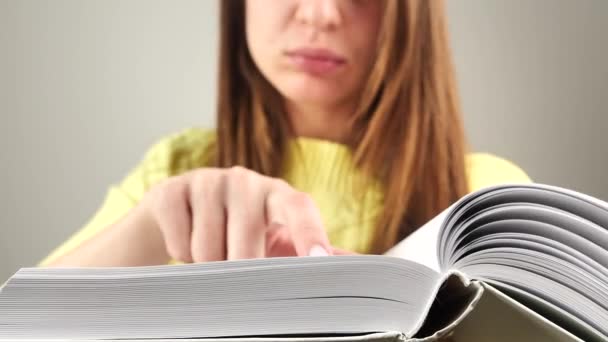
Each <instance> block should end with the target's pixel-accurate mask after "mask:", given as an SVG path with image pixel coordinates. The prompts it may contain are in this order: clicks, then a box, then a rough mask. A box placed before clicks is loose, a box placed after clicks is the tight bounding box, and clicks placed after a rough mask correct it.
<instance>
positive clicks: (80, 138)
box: [0, 0, 608, 281]
mask: <svg viewBox="0 0 608 342" xmlns="http://www.w3.org/2000/svg"><path fill="white" fill-rule="evenodd" d="M277 1H279V0H277ZM447 2H448V14H449V19H450V27H451V30H452V31H451V32H452V36H453V50H454V58H455V63H456V67H457V71H458V76H459V80H460V85H461V95H462V101H463V108H464V112H465V122H466V127H467V132H468V134H469V137H470V141H471V145H472V147H473V149H474V150H477V151H485V152H492V153H495V154H498V155H501V156H504V157H506V158H508V159H510V160H512V161H514V162H515V163H517V164H519V165H520V166H521V167H523V168H524V169H525V170H526V171H527V172H528V173H529V174H530V175H531V176H532V177H533V178H534V179H535V180H536V181H539V182H544V183H552V184H557V185H562V186H567V187H571V188H574V189H577V190H581V191H585V192H588V193H590V194H592V195H596V196H599V197H602V198H604V199H608V183H607V182H606V181H605V180H604V177H603V176H604V174H605V172H606V170H607V169H608V153H606V151H605V147H604V145H605V144H604V141H605V138H604V137H605V131H606V129H608V116H607V115H606V114H607V113H606V112H607V110H606V109H605V108H606V102H607V99H608V67H607V65H606V62H605V61H607V60H608V41H607V38H606V35H605V32H608V20H606V19H608V18H607V17H608V1H604V0H595V1H594V0H579V1H570V0H535V1H528V0H509V1H506V0H452V1H447ZM216 5H217V4H216V2H215V1H210V0H207V1H200V0H179V1H178V0H129V1H125V0H52V1H51V0H0V127H1V129H2V134H0V143H1V144H2V145H1V146H2V149H1V152H0V166H1V168H0V177H1V179H2V185H3V188H4V191H3V194H2V196H0V205H1V207H0V208H2V209H1V211H0V213H1V215H0V281H1V280H3V279H6V278H7V277H9V276H10V275H11V274H12V273H13V272H14V271H16V270H17V268H18V267H22V266H27V265H33V264H35V263H36V262H37V261H38V260H40V258H42V257H43V256H44V255H46V254H47V253H48V252H49V250H50V249H52V248H53V247H54V246H56V245H58V244H59V243H60V242H61V241H63V240H64V239H65V238H66V237H67V236H69V235H70V234H71V233H73V232H74V231H75V230H77V229H78V228H79V227H80V226H81V225H82V224H83V223H84V222H85V221H86V220H87V218H89V217H90V216H91V215H92V214H93V212H94V211H95V209H96V208H97V207H98V205H99V204H100V202H101V200H102V199H103V196H104V194H105V191H106V189H107V187H108V185H110V184H111V183H113V182H117V181H119V180H120V179H121V178H122V176H124V175H125V174H126V173H127V172H128V170H129V169H130V168H131V167H132V166H134V165H135V164H136V163H137V161H138V160H139V159H140V158H141V157H142V155H143V153H144V152H145V150H146V149H147V148H148V147H149V146H150V144H152V143H153V142H154V141H156V140H157V139H158V138H160V137H161V136H163V135H165V134H167V133H170V132H175V131H178V130H180V129H182V128H185V127H189V126H193V125H196V126H204V127H213V123H214V118H213V110H214V106H215V77H216V71H215V64H216V51H217V48H216V45H217V37H216V33H217V21H218V20H217V19H218V18H217V17H218V16H217V8H216Z"/></svg>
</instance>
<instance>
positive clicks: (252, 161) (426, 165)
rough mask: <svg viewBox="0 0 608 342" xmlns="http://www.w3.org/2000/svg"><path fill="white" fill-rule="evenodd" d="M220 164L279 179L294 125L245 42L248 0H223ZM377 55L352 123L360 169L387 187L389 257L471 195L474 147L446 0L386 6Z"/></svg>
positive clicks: (382, 220)
mask: <svg viewBox="0 0 608 342" xmlns="http://www.w3.org/2000/svg"><path fill="white" fill-rule="evenodd" d="M220 4H221V13H220V14H221V19H220V21H221V28H220V29H221V36H220V53H219V75H218V76H219V78H218V102H217V106H218V107H217V125H218V129H217V131H218V136H217V142H216V145H215V146H214V150H215V158H216V160H215V164H216V165H217V166H219V167H230V166H234V165H241V166H244V167H247V168H249V169H252V170H254V171H257V172H259V173H261V174H265V175H269V176H273V177H279V176H280V175H281V171H282V170H281V168H282V166H283V163H282V160H283V156H284V153H285V145H286V141H287V139H288V137H289V135H290V126H289V123H288V120H287V116H286V115H285V112H284V109H283V106H282V101H281V96H280V94H278V92H277V91H276V89H274V88H273V87H272V86H271V85H270V84H269V83H268V82H267V81H266V80H265V78H264V77H263V76H262V75H261V73H260V71H259V70H258V68H257V67H256V66H255V64H254V62H253V60H252V58H251V56H250V54H249V51H248V48H247V43H246V38H245V37H246V36H245V5H244V0H223V1H221V2H220ZM384 11H385V13H384V16H385V17H384V20H383V21H382V23H383V24H382V27H381V29H380V32H381V34H380V37H379V41H378V44H379V47H378V54H377V56H376V62H375V65H374V66H373V69H372V70H371V72H370V76H369V79H368V82H367V84H366V86H365V87H366V88H365V89H364V91H363V96H362V99H361V103H360V105H359V110H358V112H357V113H355V115H354V116H353V121H352V136H351V137H350V140H349V145H350V147H351V148H352V151H353V157H354V161H355V163H356V165H357V166H358V167H359V168H360V169H361V170H363V171H364V172H367V173H368V174H369V175H372V176H374V177H376V178H377V179H379V180H380V181H381V182H382V184H383V185H384V189H385V193H384V209H383V214H382V215H381V216H380V217H379V218H378V221H377V226H376V230H375V232H374V240H373V244H372V247H371V251H370V252H372V253H383V252H384V251H386V250H387V249H388V248H390V247H392V246H393V245H394V244H395V243H396V242H397V241H398V240H400V239H402V238H404V237H405V236H407V235H408V234H410V233H411V232H412V231H413V230H414V229H415V228H417V227H418V226H420V225H421V224H423V223H424V222H426V221H427V220H429V219H430V218H432V217H433V216H435V215H437V214H438V213H439V212H440V211H441V210H443V209H445V208H447V207H448V206H449V205H450V204H451V203H452V202H454V201H455V200H457V199H458V198H459V197H461V196H463V195H464V194H465V193H466V191H467V181H466V174H465V153H466V144H465V139H464V133H463V127H462V122H461V115H460V105H459V102H458V94H457V90H456V82H455V77H454V71H453V66H452V61H451V56H450V50H449V44H448V35H447V28H446V18H445V13H444V11H445V8H444V3H443V0H386V3H385V8H384Z"/></svg>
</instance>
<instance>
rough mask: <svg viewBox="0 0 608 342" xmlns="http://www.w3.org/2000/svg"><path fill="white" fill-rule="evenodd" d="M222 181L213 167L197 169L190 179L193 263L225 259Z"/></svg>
mask: <svg viewBox="0 0 608 342" xmlns="http://www.w3.org/2000/svg"><path fill="white" fill-rule="evenodd" d="M224 183H225V180H224V179H223V177H222V174H221V173H219V172H217V171H216V170H212V169H207V170H201V171H199V172H197V173H196V174H194V175H193V176H192V179H191V181H190V184H191V185H190V187H191V191H190V198H189V200H190V211H191V216H192V238H191V241H190V248H191V253H192V258H193V260H194V262H206V261H219V260H225V259H226V217H225V207H224V202H225V201H224V196H225V195H224V193H225V191H224V189H225V186H224Z"/></svg>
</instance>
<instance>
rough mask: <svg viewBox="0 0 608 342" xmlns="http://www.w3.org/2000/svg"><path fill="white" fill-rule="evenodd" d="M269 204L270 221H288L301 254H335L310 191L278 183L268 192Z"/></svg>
mask: <svg viewBox="0 0 608 342" xmlns="http://www.w3.org/2000/svg"><path fill="white" fill-rule="evenodd" d="M266 206H267V210H268V216H269V220H270V221H272V220H273V218H274V217H279V218H280V219H279V220H281V221H283V220H284V221H285V222H284V223H283V224H284V225H285V227H286V228H287V229H289V231H290V235H291V238H292V240H293V244H294V247H295V249H296V253H297V255H298V256H320V255H332V250H333V249H332V248H331V246H330V244H329V238H328V237H327V233H326V232H325V228H324V226H323V221H322V219H321V213H320V211H319V209H318V208H317V206H316V204H315V203H314V201H313V199H312V198H311V197H310V196H309V195H307V194H305V193H303V192H299V191H296V190H294V189H292V188H289V187H279V188H277V189H273V190H272V191H271V192H270V193H269V195H268V197H267V202H266Z"/></svg>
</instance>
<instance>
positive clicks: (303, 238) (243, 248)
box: [138, 167, 343, 262]
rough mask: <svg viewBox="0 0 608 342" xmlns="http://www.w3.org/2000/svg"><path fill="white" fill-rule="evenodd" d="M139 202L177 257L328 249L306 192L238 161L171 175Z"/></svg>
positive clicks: (315, 252) (191, 259)
mask: <svg viewBox="0 0 608 342" xmlns="http://www.w3.org/2000/svg"><path fill="white" fill-rule="evenodd" d="M138 209H139V210H140V213H142V214H143V215H146V216H147V219H146V220H144V221H146V222H154V224H153V226H155V229H159V230H160V232H161V233H162V237H163V240H164V244H165V247H166V251H167V253H168V255H169V256H170V257H172V258H173V259H176V260H180V261H183V262H205V261H217V260H233V259H245V258H260V257H272V256H295V255H298V256H304V255H328V254H333V253H332V252H333V249H332V248H331V246H330V244H329V241H328V238H327V235H326V233H325V230H324V228H323V224H322V221H321V216H320V212H319V210H318V209H317V207H316V205H315V204H314V202H313V200H312V199H311V198H310V197H309V196H308V195H306V194H304V193H302V192H299V191H297V190H295V189H293V188H292V187H291V186H289V185H288V184H287V183H286V182H284V181H282V180H280V179H275V178H270V177H266V176H262V175H260V174H258V173H255V172H253V171H250V170H247V169H245V168H241V167H233V168H230V169H219V168H204V169H198V170H194V171H190V172H189V173H186V174H183V175H180V176H176V177H173V178H169V179H167V180H166V181H164V182H163V183H161V184H158V185H156V186H155V187H153V188H152V189H151V190H150V191H149V192H148V193H147V194H146V195H145V197H144V199H143V200H142V202H141V203H140V208H138ZM336 254H343V252H339V251H338V252H337V253H336Z"/></svg>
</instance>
